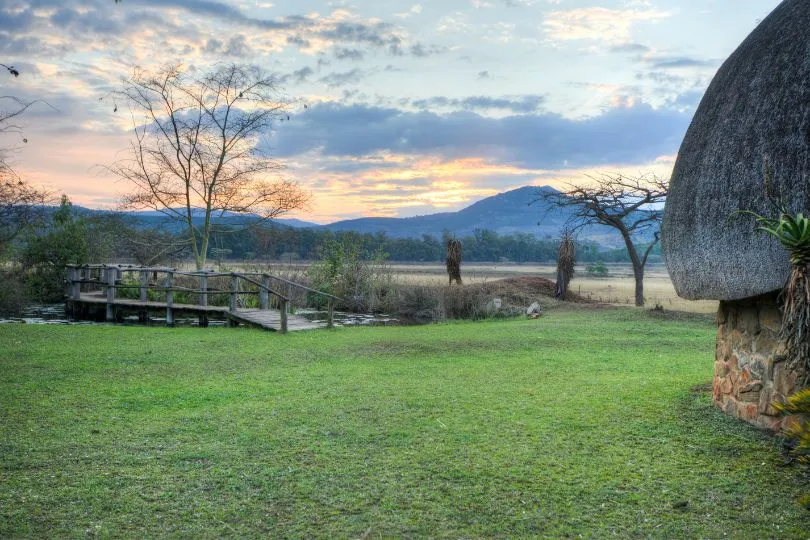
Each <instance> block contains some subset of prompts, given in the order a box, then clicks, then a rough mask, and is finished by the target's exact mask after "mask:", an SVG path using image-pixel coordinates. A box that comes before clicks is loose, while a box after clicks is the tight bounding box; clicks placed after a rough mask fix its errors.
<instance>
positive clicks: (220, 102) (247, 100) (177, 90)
mask: <svg viewBox="0 0 810 540" xmlns="http://www.w3.org/2000/svg"><path fill="white" fill-rule="evenodd" d="M116 98H117V99H124V100H125V101H126V102H128V103H129V104H130V106H131V108H132V110H133V124H134V132H135V140H134V141H133V142H132V143H131V156H130V157H129V158H128V159H126V160H124V161H121V162H118V163H116V164H114V165H113V166H111V167H110V170H111V171H112V172H113V173H114V174H115V175H117V176H118V177H119V178H122V179H124V180H127V181H128V182H130V183H131V184H132V185H133V186H134V189H133V190H132V191H131V192H130V193H129V194H127V195H125V196H124V197H123V206H124V207H125V208H128V209H145V208H148V209H152V210H157V211H159V212H161V213H163V214H164V215H166V216H168V217H169V218H172V219H174V220H178V221H180V222H182V223H183V225H184V227H185V229H186V230H187V238H188V242H189V245H190V246H191V249H192V252H193V254H194V261H195V263H196V266H197V268H198V269H200V268H202V267H203V266H204V265H205V261H206V256H207V252H208V243H209V238H210V235H211V230H212V226H213V224H214V221H215V220H216V219H217V218H218V217H222V216H225V215H228V214H242V215H247V216H252V218H255V219H251V220H250V221H251V224H255V223H256V222H260V221H264V220H269V219H273V218H275V217H277V216H279V215H281V214H284V213H285V212H288V211H290V210H294V209H299V208H302V207H303V206H304V205H305V204H306V202H307V200H308V198H309V197H308V194H307V193H306V192H305V191H304V190H303V189H302V188H301V187H300V186H299V185H298V184H296V183H295V182H292V181H287V180H282V179H278V178H277V177H275V176H276V173H277V171H279V170H280V169H281V165H280V164H279V163H278V162H276V161H273V160H271V159H269V157H268V156H267V155H265V153H264V152H263V151H262V150H261V148H260V146H261V142H262V141H261V138H262V136H263V135H266V134H267V132H268V131H269V130H270V128H271V127H272V123H273V122H274V121H276V120H279V119H281V117H282V116H284V115H286V112H285V104H284V103H283V102H281V101H279V100H278V97H277V93H276V91H275V88H274V86H273V83H272V79H271V78H270V77H267V76H265V75H263V74H262V73H261V72H260V71H259V70H258V69H257V68H252V67H245V66H240V65H227V66H220V67H217V68H215V69H213V70H212V71H210V72H208V73H203V74H201V75H199V76H193V75H191V74H190V73H189V72H187V71H184V70H183V69H181V68H180V67H178V66H168V67H165V68H163V69H161V70H159V71H157V72H154V73H149V72H144V71H137V72H136V73H135V74H134V75H133V77H131V78H130V79H128V80H126V81H125V82H124V87H123V89H122V90H120V91H119V92H117V93H116ZM136 112H137V113H141V114H142V115H143V116H144V118H143V120H140V121H139V118H138V117H137V116H136V114H135V113H136ZM271 176H273V177H274V178H270V177H271Z"/></svg>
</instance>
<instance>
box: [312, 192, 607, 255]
mask: <svg viewBox="0 0 810 540" xmlns="http://www.w3.org/2000/svg"><path fill="white" fill-rule="evenodd" d="M548 192H552V193H555V192H557V190H555V189H554V188H552V187H550V186H543V187H538V186H524V187H521V188H517V189H513V190H511V191H506V192H504V193H499V194H497V195H493V196H492V197H487V198H486V199H482V200H480V201H478V202H476V203H473V204H471V205H470V206H468V207H466V208H463V209H461V210H459V211H457V212H442V213H438V214H429V215H425V216H416V217H409V218H360V219H349V220H345V221H338V222H335V223H330V224H329V225H324V226H323V228H326V229H329V230H331V231H355V232H359V233H378V232H384V233H385V234H386V235H388V236H390V237H392V238H419V237H421V236H422V235H423V234H428V235H431V236H435V237H441V235H442V232H443V231H444V230H447V231H449V232H450V233H451V234H454V235H456V236H457V237H464V236H468V235H471V234H473V233H474V231H475V230H476V229H488V230H491V231H495V232H496V233H498V234H499V235H508V234H517V233H521V234H531V235H534V236H536V237H538V238H544V237H553V238H556V237H557V236H559V234H560V233H561V232H562V230H563V229H564V228H565V226H566V224H567V223H568V221H569V218H570V217H571V215H572V210H571V209H567V208H556V207H554V206H551V205H549V204H548V203H546V202H545V201H543V200H542V197H541V196H542V194H543V193H548ZM579 237H580V238H582V239H586V240H592V241H594V242H597V243H599V244H602V245H604V246H610V247H621V246H623V242H622V240H621V237H620V236H619V234H618V233H617V232H616V231H615V230H614V229H611V228H610V227H605V226H601V225H593V226H590V227H585V228H584V229H583V230H582V231H580V234H579Z"/></svg>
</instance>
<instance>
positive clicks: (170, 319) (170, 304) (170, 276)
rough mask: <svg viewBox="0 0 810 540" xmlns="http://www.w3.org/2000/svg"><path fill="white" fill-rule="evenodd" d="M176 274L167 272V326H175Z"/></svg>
mask: <svg viewBox="0 0 810 540" xmlns="http://www.w3.org/2000/svg"><path fill="white" fill-rule="evenodd" d="M172 287H174V272H173V271H171V270H168V271H167V272H166V326H174V309H173V308H174V291H172Z"/></svg>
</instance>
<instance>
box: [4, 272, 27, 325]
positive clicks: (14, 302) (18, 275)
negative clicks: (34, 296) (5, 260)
mask: <svg viewBox="0 0 810 540" xmlns="http://www.w3.org/2000/svg"><path fill="white" fill-rule="evenodd" d="M23 278H24V276H23V274H22V272H21V271H20V270H19V269H18V268H3V269H0V282H1V283H2V284H3V286H2V287H0V315H5V316H9V315H19V314H20V313H21V312H22V310H23V309H24V308H25V306H27V305H28V304H29V303H30V299H29V297H28V295H27V294H26V293H27V291H26V288H25V285H24V279H23Z"/></svg>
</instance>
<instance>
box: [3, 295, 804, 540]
mask: <svg viewBox="0 0 810 540" xmlns="http://www.w3.org/2000/svg"><path fill="white" fill-rule="evenodd" d="M713 335H714V329H713V327H712V325H711V323H710V322H708V321H707V320H705V319H703V320H696V319H693V320H675V321H672V320H669V321H668V320H662V319H657V318H654V317H653V316H652V315H650V314H648V313H646V312H643V311H637V310H630V309H624V310H623V309H580V310H571V311H565V310H557V311H553V312H551V313H549V314H548V315H547V316H546V317H543V318H542V319H540V320H536V321H528V320H515V321H501V322H485V323H459V324H445V325H436V326H427V327H407V328H406V327H398V328H365V329H364V328H357V329H341V330H338V331H334V332H329V331H314V332H309V333H298V334H292V335H288V336H281V335H276V334H271V333H265V332H261V331H257V330H248V329H224V328H223V329H214V328H209V329H194V328H185V329H172V330H170V329H164V328H138V327H113V326H70V327H68V326H26V325H5V326H0V486H2V489H0V537H9V536H15V537H16V536H35V537H42V536H51V537H53V536H76V535H84V534H87V533H90V534H102V535H116V536H143V535H147V536H154V535H172V536H177V535H182V536H192V535H193V536H198V535H199V536H204V537H217V536H222V535H226V536H236V535H244V536H259V535H272V536H293V537H311V536H326V535H330V536H337V537H359V536H363V535H366V536H373V537H377V536H383V537H386V536H414V535H420V536H421V535H431V536H453V537H457V536H467V537H469V536H473V537H479V536H527V535H544V536H573V535H579V534H584V535H593V536H599V537H601V536H609V535H614V534H617V535H619V536H621V537H627V536H637V537H639V536H656V537H673V536H678V537H683V536H689V537H721V536H723V535H728V536H729V537H749V538H757V537H777V536H778V537H802V536H803V537H806V536H807V530H808V528H807V527H808V523H810V514H809V513H808V512H807V511H805V510H803V509H801V508H800V507H799V505H798V504H797V502H796V500H797V498H798V496H799V495H800V493H801V492H802V491H806V490H808V483H807V479H806V477H803V476H802V474H801V473H800V471H799V470H798V469H794V468H780V467H779V463H780V462H781V456H780V452H779V447H778V446H779V445H778V441H776V440H775V439H772V438H770V437H768V436H766V435H764V434H762V433H760V432H758V431H757V430H755V429H753V428H751V427H749V426H747V425H744V424H742V423H740V422H738V421H735V420H733V419H731V418H728V417H726V416H724V415H723V414H721V413H720V412H719V411H717V410H716V409H715V408H714V407H712V406H711V405H710V403H709V396H708V395H707V394H706V393H695V392H691V391H690V388H691V387H692V386H694V385H698V384H701V383H706V382H708V381H710V380H711V376H712V363H713V348H714V337H713Z"/></svg>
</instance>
